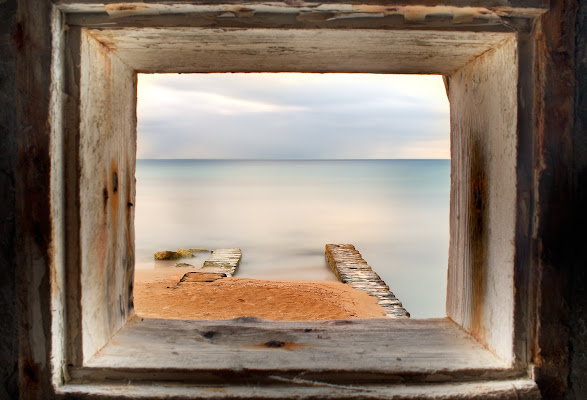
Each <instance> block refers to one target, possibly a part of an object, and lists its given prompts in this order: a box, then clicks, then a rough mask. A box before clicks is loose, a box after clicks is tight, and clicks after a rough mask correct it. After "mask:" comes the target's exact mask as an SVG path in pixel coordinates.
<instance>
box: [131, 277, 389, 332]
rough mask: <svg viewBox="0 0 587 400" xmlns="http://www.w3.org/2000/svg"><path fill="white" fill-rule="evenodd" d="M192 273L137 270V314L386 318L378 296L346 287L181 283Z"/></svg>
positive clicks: (236, 281)
mask: <svg viewBox="0 0 587 400" xmlns="http://www.w3.org/2000/svg"><path fill="white" fill-rule="evenodd" d="M190 271H194V269H193V268H161V269H153V270H141V269H137V270H136V271H135V287H134V304H135V310H136V313H137V315H138V316H140V317H148V318H166V319H204V320H219V319H231V318H237V317H247V316H253V317H258V318H264V319H269V320H275V321H316V320H328V319H347V318H383V317H384V310H383V308H381V307H380V306H379V305H377V304H376V299H375V298H374V297H371V296H369V295H368V294H367V293H366V292H364V291H361V290H357V289H352V288H351V287H349V286H348V285H345V284H343V283H340V282H315V281H274V280H271V281H269V280H259V279H244V278H223V279H219V280H216V281H214V282H181V283H180V282H179V281H180V279H181V277H182V276H183V275H184V274H185V273H186V272H190Z"/></svg>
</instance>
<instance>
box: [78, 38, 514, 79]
mask: <svg viewBox="0 0 587 400" xmlns="http://www.w3.org/2000/svg"><path fill="white" fill-rule="evenodd" d="M88 31H89V33H90V34H91V35H92V36H94V37H95V38H96V39H97V40H98V41H100V42H101V43H103V44H104V45H105V46H106V47H108V48H109V49H111V50H113V51H115V52H116V54H117V55H118V56H120V57H121V58H122V59H123V60H124V61H125V62H126V63H127V64H128V65H129V66H132V67H133V68H134V69H135V70H136V71H138V72H146V73H150V72H158V73H162V72H202V73H205V72H308V71H312V72H366V73H412V74H414V73H424V74H430V73H431V74H443V75H451V74H452V73H453V72H454V71H456V70H457V69H459V68H461V67H462V66H463V65H465V64H467V63H469V62H470V61H472V60H474V59H475V58H476V57H478V56H479V55H481V54H483V53H485V52H487V51H489V50H490V49H491V48H493V47H496V46H498V45H499V44H500V43H502V42H503V41H504V40H506V39H508V38H510V37H513V36H514V35H513V34H512V33H503V32H483V33H477V32H438V31H434V32H430V31H420V30H404V31H401V30H397V31H386V30H374V29H339V30H334V29H329V30H320V29H256V28H255V29H252V28H251V29H240V28H223V29H210V28H191V27H188V28H124V29H115V30H103V29H90V30H88ZM340 43H344V44H345V46H340ZM349 54H352V55H353V56H352V57H349Z"/></svg>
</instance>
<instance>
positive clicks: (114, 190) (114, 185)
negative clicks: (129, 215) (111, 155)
mask: <svg viewBox="0 0 587 400" xmlns="http://www.w3.org/2000/svg"><path fill="white" fill-rule="evenodd" d="M108 176H110V193H111V194H112V196H111V197H112V201H110V211H111V212H112V226H113V227H116V226H118V205H119V202H120V196H119V195H118V163H117V162H116V160H115V159H112V160H111V161H110V173H109V174H108Z"/></svg>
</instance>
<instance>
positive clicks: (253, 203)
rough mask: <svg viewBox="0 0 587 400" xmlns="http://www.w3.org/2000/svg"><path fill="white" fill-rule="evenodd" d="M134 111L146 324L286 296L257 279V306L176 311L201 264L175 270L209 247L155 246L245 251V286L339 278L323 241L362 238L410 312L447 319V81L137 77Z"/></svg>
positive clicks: (140, 291)
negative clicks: (183, 282) (185, 282)
mask: <svg viewBox="0 0 587 400" xmlns="http://www.w3.org/2000/svg"><path fill="white" fill-rule="evenodd" d="M137 111H138V154H137V172H136V175H137V198H136V203H137V204H136V216H135V217H136V220H135V235H136V260H137V261H136V268H135V291H134V296H135V307H136V309H137V313H138V314H139V315H142V314H145V313H146V314H147V315H146V316H155V314H156V313H157V312H161V313H162V315H163V316H167V317H170V318H183V319H191V318H194V319H224V318H219V313H222V311H218V310H222V309H225V308H226V303H229V307H228V308H232V309H233V311H234V312H238V309H242V307H241V306H244V304H239V303H247V302H248V301H250V299H251V296H253V297H260V298H262V297H263V296H266V297H274V298H275V299H277V298H278V296H279V294H278V293H277V292H276V291H275V290H276V289H275V288H273V287H271V288H267V287H265V290H262V288H261V289H259V285H260V284H257V286H255V285H254V284H253V282H249V283H250V285H249V287H248V289H247V290H248V292H249V297H248V298H243V297H244V296H239V295H238V293H237V292H235V293H236V294H235V296H234V298H233V297H231V296H226V292H224V297H218V296H216V297H210V296H200V295H198V294H197V293H196V292H193V293H192V294H191V299H192V300H191V301H193V302H197V304H199V305H203V307H201V308H200V307H188V308H191V309H192V310H194V309H197V310H196V312H195V313H193V314H190V315H186V314H185V313H183V314H182V313H180V312H177V313H173V312H166V311H165V310H166V309H167V310H170V309H171V310H177V309H178V308H179V305H178V304H175V305H174V304H173V303H170V302H169V300H170V298H171V297H172V296H170V295H169V293H174V294H177V293H179V291H178V289H177V286H176V283H177V282H178V281H179V279H180V278H181V276H183V274H184V273H186V272H189V271H193V270H194V268H193V267H190V266H183V267H177V266H176V265H177V264H179V263H186V264H191V265H193V266H194V267H199V266H201V265H202V264H203V262H204V261H205V260H206V259H207V258H208V257H209V255H210V253H209V252H204V251H202V252H199V251H194V252H192V254H193V255H194V256H195V257H191V258H182V259H179V260H154V259H153V255H154V253H155V252H158V251H164V250H178V249H179V248H183V249H186V250H187V249H206V250H213V249H221V248H240V249H241V250H242V261H241V263H240V266H239V268H238V270H237V272H236V274H235V277H236V278H238V279H261V280H293V281H299V280H307V281H326V282H328V281H330V282H332V281H336V278H335V276H334V274H333V273H332V272H331V271H330V270H329V269H328V267H327V266H326V263H325V260H324V246H325V244H327V243H352V244H354V245H355V247H356V248H357V250H359V251H360V252H361V254H362V255H363V258H364V259H365V260H366V261H367V263H369V265H371V266H372V267H373V269H374V270H375V272H377V273H378V274H379V275H380V276H381V277H382V279H383V280H384V281H385V282H386V283H387V284H388V285H389V286H390V289H391V291H393V292H394V293H395V294H396V296H397V297H398V298H399V299H400V300H401V301H402V302H403V303H404V307H406V308H407V309H408V311H409V312H410V313H411V314H412V317H413V318H430V317H443V316H445V299H446V267H447V253H448V235H449V229H448V211H449V186H450V160H449V157H450V150H449V131H450V126H449V107H448V100H447V98H446V92H445V89H444V85H443V83H442V79H441V77H440V76H423V75H417V76H416V75H375V74H294V73H279V74H268V73H260V74H182V75H178V74H157V75H146V74H139V84H138V110H137ZM292 285H293V284H292ZM261 286H262V285H261ZM253 288H255V290H257V289H259V290H257V291H256V292H255V293H256V294H255V295H251V291H252V290H253ZM218 290H220V289H218ZM281 293H282V295H283V292H281ZM148 298H150V300H147V299H148ZM157 299H162V300H163V299H166V301H167V303H166V302H165V301H161V302H160V301H158V300H157ZM197 299H199V300H197ZM202 299H205V300H204V301H202ZM148 301H150V303H149V304H150V305H149V304H147V302H148ZM177 301H179V302H181V303H183V304H182V306H183V307H185V301H189V298H187V299H186V298H185V297H181V296H179V297H177ZM289 301H292V302H294V303H295V302H296V301H300V298H299V297H298V298H297V300H296V298H295V297H292V298H291V299H290V300H289ZM154 306H157V307H160V311H157V310H153V307H154ZM305 307H307V305H306V306H305ZM245 309H246V308H245ZM315 313H317V314H320V310H315ZM306 314H307V313H306ZM235 316H240V315H236V314H232V313H227V314H226V315H225V317H226V318H232V317H235ZM268 319H271V318H270V317H269V318H268ZM318 319H320V318H318ZM322 319H324V318H322Z"/></svg>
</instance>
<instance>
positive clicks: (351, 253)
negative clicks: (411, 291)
mask: <svg viewBox="0 0 587 400" xmlns="http://www.w3.org/2000/svg"><path fill="white" fill-rule="evenodd" d="M326 258H327V259H328V265H330V269H332V271H333V272H334V274H335V275H336V277H337V278H338V280H339V281H341V282H342V283H346V284H348V285H350V286H351V287H353V288H355V289H360V290H365V291H367V292H368V293H369V295H371V296H373V297H375V298H377V304H379V305H380V306H381V307H383V308H384V309H385V312H386V316H387V317H389V318H409V317H410V313H409V312H407V311H406V309H405V308H403V306H402V303H401V302H400V301H399V300H398V299H397V298H396V297H395V295H394V294H393V293H392V292H391V291H390V290H389V286H387V285H386V284H385V282H384V281H383V280H382V279H381V278H380V277H379V275H377V273H376V272H375V271H373V270H372V269H371V267H370V266H369V265H368V264H367V262H366V261H365V260H363V257H362V256H361V253H359V252H358V251H357V250H356V249H355V246H353V245H352V244H327V245H326Z"/></svg>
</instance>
